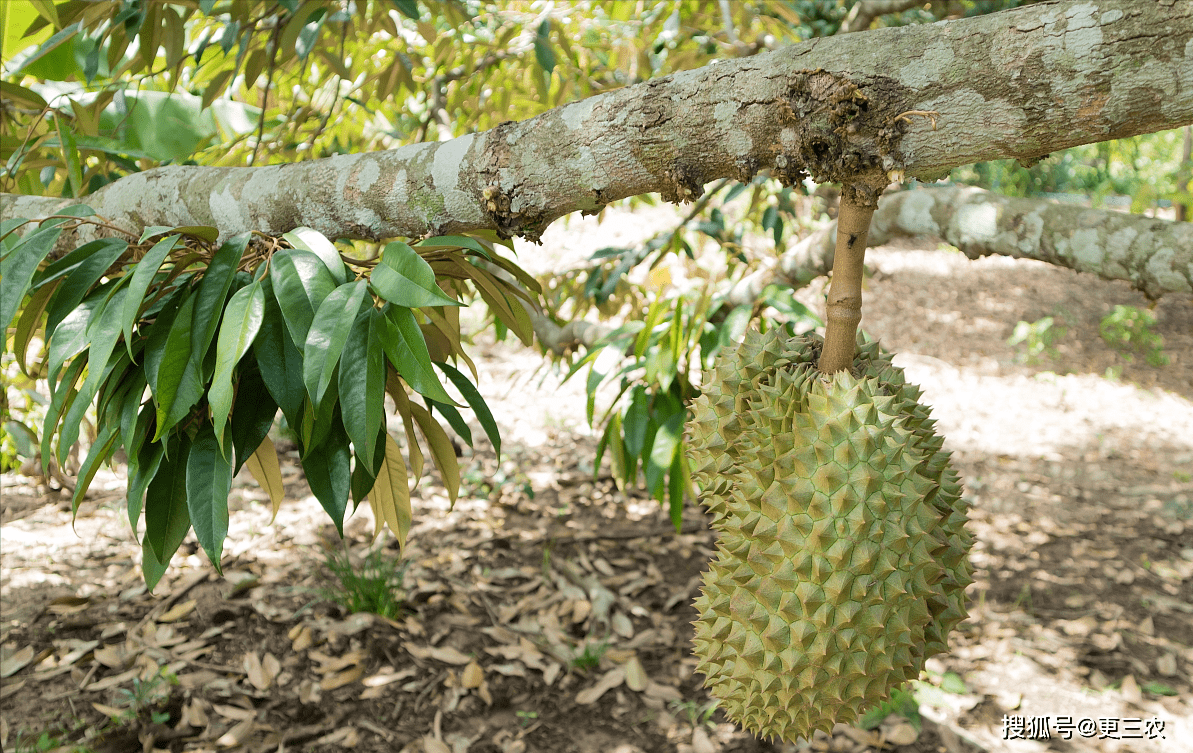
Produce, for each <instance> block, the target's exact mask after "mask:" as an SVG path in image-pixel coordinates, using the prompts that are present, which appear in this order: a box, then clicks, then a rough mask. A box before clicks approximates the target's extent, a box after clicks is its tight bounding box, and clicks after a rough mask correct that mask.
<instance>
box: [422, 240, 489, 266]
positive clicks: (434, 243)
mask: <svg viewBox="0 0 1193 753" xmlns="http://www.w3.org/2000/svg"><path fill="white" fill-rule="evenodd" d="M418 247H419V248H420V249H430V248H466V249H468V250H469V251H475V252H476V253H478V254H480V255H481V256H483V257H484V258H486V259H488V260H490V261H492V260H493V255H492V254H490V253H489V250H488V249H486V248H485V247H484V246H482V245H481V244H480V242H479V241H478V240H476V239H475V238H469V237H468V236H467V235H437V236H435V237H433V238H425V239H423V240H421V241H419V242H418Z"/></svg>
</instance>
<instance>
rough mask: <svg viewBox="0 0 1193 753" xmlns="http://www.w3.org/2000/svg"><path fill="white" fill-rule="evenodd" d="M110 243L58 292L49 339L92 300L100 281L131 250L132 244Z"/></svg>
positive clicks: (51, 309) (65, 280)
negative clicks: (89, 296)
mask: <svg viewBox="0 0 1193 753" xmlns="http://www.w3.org/2000/svg"><path fill="white" fill-rule="evenodd" d="M104 240H105V241H106V243H104V244H103V245H102V247H101V248H99V249H97V250H96V251H95V252H94V253H92V254H90V255H89V256H87V258H86V259H84V260H83V262H82V263H80V264H79V265H78V267H76V268H75V269H73V270H72V271H71V272H70V273H69V274H67V275H66V276H65V277H64V278H63V280H62V284H61V285H59V286H58V291H57V292H56V293H54V297H53V298H52V299H50V305H49V308H48V310H47V314H46V335H47V336H50V335H52V334H53V333H54V332H55V331H56V330H57V329H58V325H59V324H60V323H61V322H62V321H63V320H64V319H66V318H67V317H68V316H69V315H70V314H71V313H73V312H74V311H75V310H76V308H77V307H78V305H79V303H80V302H81V301H83V299H85V298H87V297H88V294H89V293H90V292H91V290H92V288H94V287H95V284H96V283H98V282H99V281H100V278H102V277H103V276H104V273H106V272H107V271H108V270H109V269H110V268H111V267H112V265H113V264H115V263H116V260H117V259H119V258H120V255H121V254H123V253H124V252H125V251H126V250H127V249H128V243H127V242H125V241H123V240H120V239H119V238H105V239H104Z"/></svg>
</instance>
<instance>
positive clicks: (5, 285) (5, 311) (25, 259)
mask: <svg viewBox="0 0 1193 753" xmlns="http://www.w3.org/2000/svg"><path fill="white" fill-rule="evenodd" d="M61 233H62V229H61V228H57V227H51V228H43V229H41V230H38V231H37V232H34V233H29V234H28V236H27V237H25V238H23V239H22V240H21V242H20V244H19V245H17V246H16V247H15V248H14V249H13V250H11V251H9V252H8V254H7V255H6V256H5V257H4V258H3V259H0V329H7V328H8V325H9V324H10V323H11V322H12V318H13V317H14V316H15V315H16V313H17V307H18V306H20V305H21V301H22V300H24V298H25V294H26V292H28V288H29V281H30V280H32V279H33V273H34V272H36V271H37V265H39V264H41V262H42V259H45V258H46V255H47V254H49V253H50V250H51V249H52V248H54V244H55V243H56V242H57V241H58V236H59V235H60V234H61ZM79 300H80V301H81V300H83V296H79ZM76 303H77V301H76ZM7 347H8V346H7V338H6V339H5V342H4V343H0V353H2V352H4V349H5V348H7Z"/></svg>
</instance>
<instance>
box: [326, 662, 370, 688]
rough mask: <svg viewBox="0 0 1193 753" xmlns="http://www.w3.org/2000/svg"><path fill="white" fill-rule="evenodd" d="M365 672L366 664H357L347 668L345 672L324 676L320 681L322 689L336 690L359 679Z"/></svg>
mask: <svg viewBox="0 0 1193 753" xmlns="http://www.w3.org/2000/svg"><path fill="white" fill-rule="evenodd" d="M364 673H365V668H364V666H363V665H360V664H357V665H355V666H352V667H349V668H348V669H345V670H344V671H343V672H337V673H336V674H334V675H328V676H327V677H324V678H323V681H322V682H320V683H319V687H320V688H321V689H322V690H335V689H336V688H342V687H344V686H345V685H348V684H350V683H354V682H356V681H357V680H359V679H360V676H361V675H363V674H364Z"/></svg>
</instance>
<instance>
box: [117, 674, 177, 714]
mask: <svg viewBox="0 0 1193 753" xmlns="http://www.w3.org/2000/svg"><path fill="white" fill-rule="evenodd" d="M177 684H178V680H177V678H175V677H173V675H169V676H167V675H166V674H164V673H163V674H158V675H154V676H153V677H151V678H150V679H148V680H142V679H140V678H138V677H134V678H133V687H132V689H131V690H130V689H129V688H119V689H118V690H116V692H115V699H114V701H113V705H114V706H115V707H116V708H118V709H121V710H122V712H123V713H121V715H120V716H119V717H114V721H116V722H118V723H121V724H123V723H126V722H131V721H132V720H133V719H136V718H137V717H138V716H140V715H141V712H143V711H148V712H149V718H150V720H151V721H152V722H154V723H155V724H164V723H165V722H167V721H169V719H170V715H169V714H168V713H166V712H164V711H159V710H157V709H155V708H154V707H155V706H158V705H160V704H161V703H163V702H164V701H165V700H166V699H167V698H168V697H169V696H170V690H169V686H170V685H177Z"/></svg>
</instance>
